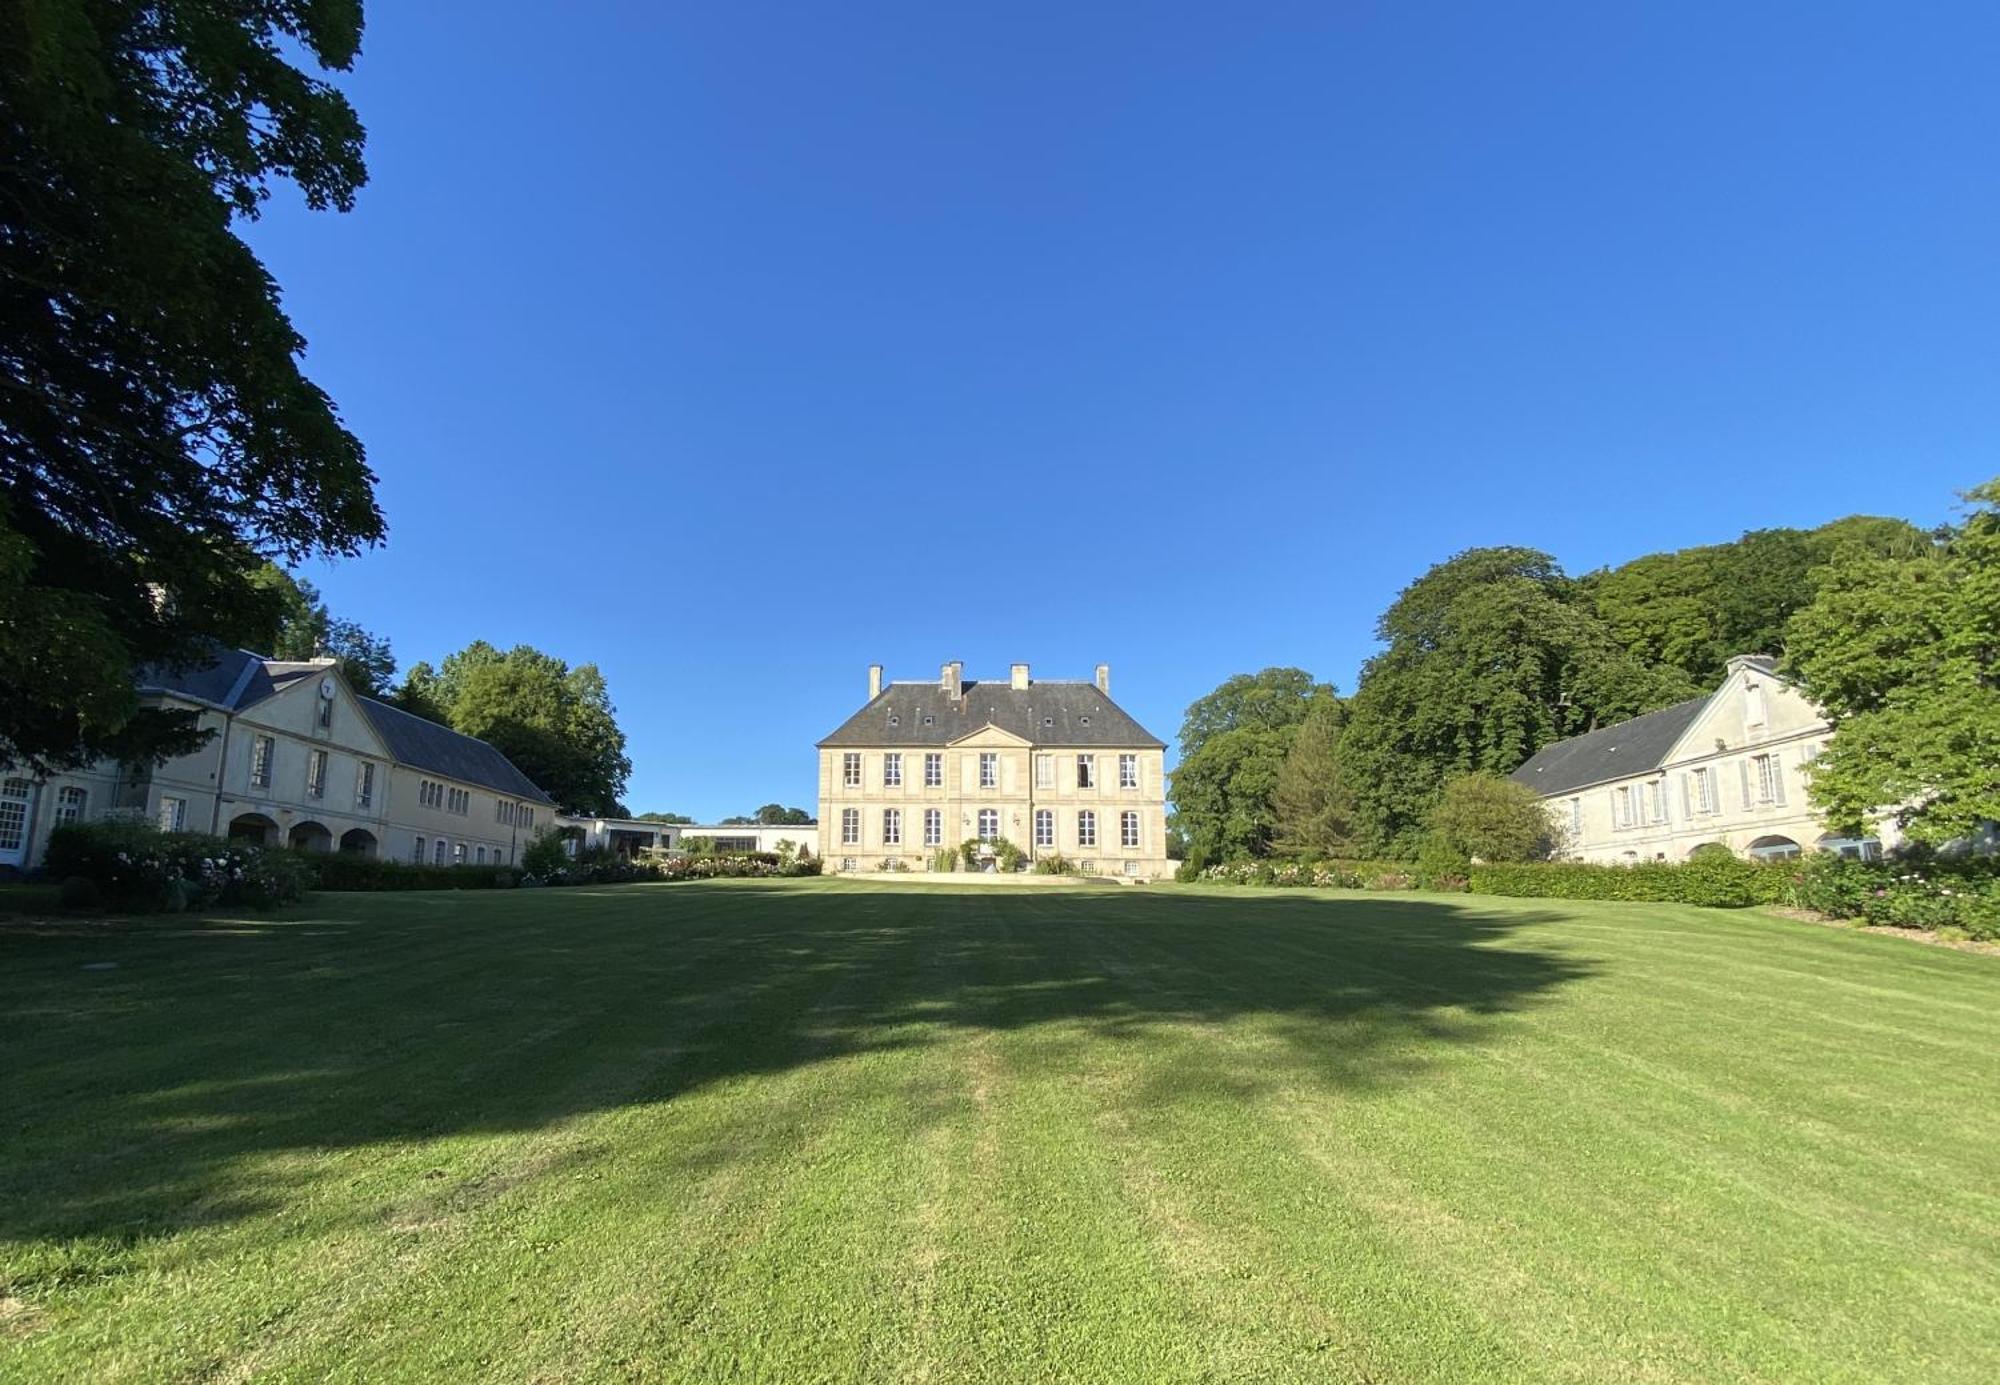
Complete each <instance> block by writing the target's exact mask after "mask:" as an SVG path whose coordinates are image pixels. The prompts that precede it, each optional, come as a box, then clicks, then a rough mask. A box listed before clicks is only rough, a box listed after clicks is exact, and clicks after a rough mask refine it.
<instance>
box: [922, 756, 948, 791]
mask: <svg viewBox="0 0 2000 1385" xmlns="http://www.w3.org/2000/svg"><path fill="white" fill-rule="evenodd" d="M924 787H925V788H927V789H941V788H943V787H944V752H943V751H939V750H931V751H926V752H925V753H924Z"/></svg>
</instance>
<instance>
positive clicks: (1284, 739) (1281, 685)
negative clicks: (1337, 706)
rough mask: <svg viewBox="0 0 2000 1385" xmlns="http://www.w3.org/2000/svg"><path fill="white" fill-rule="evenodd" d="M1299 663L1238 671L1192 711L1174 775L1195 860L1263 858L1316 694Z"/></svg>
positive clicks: (1178, 810)
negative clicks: (1284, 778) (1280, 790)
mask: <svg viewBox="0 0 2000 1385" xmlns="http://www.w3.org/2000/svg"><path fill="white" fill-rule="evenodd" d="M1321 694H1324V695H1328V696H1330V695H1331V689H1323V688H1322V686H1321V685H1320V684H1318V683H1315V682H1314V681H1313V677H1312V675H1311V674H1310V673H1307V672H1306V671H1305V670H1304V669H1298V668H1267V669H1265V670H1264V671H1263V672H1261V673H1254V674H1252V673H1239V674H1237V675H1235V676H1234V677H1232V678H1230V679H1228V680H1227V681H1225V682H1224V683H1223V684H1222V685H1221V686H1220V687H1218V688H1216V689H1215V691H1214V692H1211V693H1209V694H1207V695H1206V696H1204V697H1202V698H1201V699H1199V700H1198V701H1196V702H1195V703H1194V704H1193V705H1192V706H1190V707H1189V708H1188V710H1187V717H1186V719H1185V721H1183V723H1182V725H1181V735H1180V763H1179V764H1178V765H1177V766H1176V767H1175V769H1174V773H1173V801H1174V825H1175V827H1176V828H1177V829H1178V830H1179V832H1180V833H1181V834H1182V837H1183V838H1184V840H1185V841H1186V843H1187V852H1188V859H1189V860H1191V861H1195V862H1197V863H1199V862H1201V861H1208V860H1224V859H1229V858H1233V857H1238V856H1261V855H1264V854H1265V853H1267V852H1268V851H1269V850H1270V848H1271V843H1272V839H1273V836H1274V835H1275V833H1276V830H1277V819H1276V814H1275V810H1274V808H1273V799H1274V797H1275V795H1276V793H1277V787H1278V777H1279V773H1280V771H1281V770H1282V769H1283V767H1284V763H1285V756H1286V754H1287V752H1289V751H1290V749H1291V745H1292V738H1293V736H1294V734H1295V733H1296V732H1297V730H1298V727H1299V724H1300V723H1301V722H1303V721H1304V720H1305V719H1306V713H1307V711H1308V710H1309V709H1310V707H1311V705H1312V702H1313V699H1314V697H1315V696H1317V695H1321Z"/></svg>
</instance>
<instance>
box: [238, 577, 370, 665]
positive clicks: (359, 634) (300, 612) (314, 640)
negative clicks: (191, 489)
mask: <svg viewBox="0 0 2000 1385" xmlns="http://www.w3.org/2000/svg"><path fill="white" fill-rule="evenodd" d="M253 580H254V581H255V582H256V583H257V584H258V585H259V586H262V587H264V588H266V589H268V590H272V591H275V592H276V593H277V594H278V596H279V599H280V600H281V602H282V603H283V604H282V607H281V610H280V613H279V618H278V620H277V622H276V624H275V625H273V626H272V628H271V629H270V630H269V631H268V632H267V633H266V635H265V637H264V639H263V640H262V641H261V642H260V643H256V644H253V645H251V648H252V649H255V650H258V651H259V652H263V653H268V654H270V655H271V656H272V657H273V658H278V659H315V658H321V657H324V656H331V657H333V658H335V659H338V660H339V661H340V671H341V673H343V674H344V675H346V678H347V681H348V683H349V684H351V685H352V686H353V687H354V689H355V690H356V691H357V692H362V693H366V694H367V695H368V696H370V697H387V696H389V694H390V691H391V689H392V687H393V685H394V681H395V677H396V656H395V655H394V654H393V653H392V652H391V651H390V649H389V641H388V640H387V639H386V638H384V637H383V636H380V635H376V634H373V633H371V632H370V631H368V630H365V629H363V628H362V627H361V626H360V625H359V624H358V623H357V622H355V621H351V620H347V619H345V618H343V617H341V616H336V615H334V614H333V613H332V612H331V611H330V610H328V609H327V605H326V601H325V600H324V599H323V598H322V597H321V596H320V594H319V590H318V589H317V588H316V587H314V586H313V584H312V583H310V582H308V581H306V580H305V579H304V578H303V577H295V576H293V575H292V574H291V573H289V572H286V571H285V570H284V569H283V568H281V567H279V566H278V565H277V564H275V563H266V564H264V566H263V568H262V569H261V570H260V571H259V572H257V573H256V574H255V575H254V577H253Z"/></svg>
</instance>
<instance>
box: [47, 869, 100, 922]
mask: <svg viewBox="0 0 2000 1385" xmlns="http://www.w3.org/2000/svg"><path fill="white" fill-rule="evenodd" d="M56 900H57V902H58V903H60V904H61V905H62V907H63V908H65V909H69V910H73V911H74V912H76V913H80V914H87V913H90V912H92V911H94V910H97V909H102V908H103V907H104V891H103V890H100V889H99V888H97V882H96V881H95V880H92V879H91V878H90V877H89V876H87V875H68V876H64V877H63V882H62V886H61V888H60V889H58V890H57V892H56Z"/></svg>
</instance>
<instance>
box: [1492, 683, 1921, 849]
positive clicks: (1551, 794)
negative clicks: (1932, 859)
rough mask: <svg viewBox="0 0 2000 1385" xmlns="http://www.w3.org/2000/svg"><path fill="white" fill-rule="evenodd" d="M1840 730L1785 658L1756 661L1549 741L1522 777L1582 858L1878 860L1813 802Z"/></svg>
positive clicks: (1874, 842)
mask: <svg viewBox="0 0 2000 1385" xmlns="http://www.w3.org/2000/svg"><path fill="white" fill-rule="evenodd" d="M1832 735H1833V725H1832V723H1831V722H1829V721H1828V720H1827V718H1826V715H1825V714H1824V713H1823V712H1822V711H1821V710H1820V709H1819V708H1818V707H1816V706H1814V705H1813V703H1812V702H1811V701H1810V700H1809V699H1808V698H1807V697H1806V696H1805V694H1804V693H1803V692H1801V691H1800V690H1799V688H1798V687H1797V685H1796V684H1794V683H1792V682H1791V681H1790V680H1789V679H1786V678H1784V677H1782V676H1780V675H1779V673H1778V671H1777V664H1776V661H1774V660H1772V659H1770V658H1768V657H1766V656H1764V655H1761V654H1746V655H1740V656H1738V657H1737V658H1734V659H1731V660H1730V661H1729V674H1728V677H1727V678H1726V679H1724V681H1723V683H1722V685H1721V686H1720V687H1719V688H1717V689H1716V690H1715V691H1714V692H1713V693H1710V694H1709V695H1708V696H1706V697H1697V698H1693V699H1690V700H1689V701H1686V702H1681V703H1677V704H1675V705H1674V706H1672V707H1667V708H1663V709H1662V710H1660V711H1657V712H1649V713H1647V714H1646V715H1645V716H1642V717H1634V718H1632V719H1631V720H1629V721H1622V722H1619V723H1618V724H1617V725H1615V726H1606V727H1603V728H1601V729H1599V730H1596V731H1592V732H1590V733H1589V734H1588V735H1583V736H1572V737H1571V738H1570V739H1568V740H1566V741H1557V742H1555V743H1554V744H1553V745H1547V746H1543V747H1542V749H1541V750H1540V751H1538V752H1537V753H1536V754H1535V756H1534V757H1533V758H1532V759H1530V760H1529V761H1528V762H1527V763H1526V764H1524V765H1522V766H1521V767H1520V768H1519V769H1517V770H1515V771H1514V774H1513V778H1514V779H1515V780H1517V781H1518V782H1520V783H1523V784H1526V785H1527V786H1528V787H1529V788H1531V789H1533V790H1534V791H1535V792H1536V793H1537V794H1538V795H1540V796H1541V799H1542V801H1543V803H1545V804H1546V805H1548V808H1549V813H1550V816H1551V818H1552V819H1553V820H1554V822H1555V826H1556V829H1557V834H1558V836H1559V838H1560V839H1561V843H1562V847H1561V854H1562V855H1564V856H1567V857H1569V858H1570V859H1573V860H1581V861H1597V862H1606V863H1613V864H1616V863H1625V864H1632V863H1636V862H1639V861H1681V860H1685V859H1687V857H1688V856H1690V855H1692V854H1693V853H1694V852H1695V851H1696V850H1698V849H1700V848H1701V847H1704V846H1711V845H1720V846H1723V847H1726V848H1728V849H1729V850H1730V851H1731V852H1733V853H1735V854H1736V855H1739V856H1750V857H1753V858H1759V859H1775V858H1783V857H1787V856H1797V855H1799V854H1800V853H1801V852H1804V851H1812V850H1819V851H1832V852H1837V853H1839V854H1840V855H1843V856H1853V857H1860V858H1863V859H1868V860H1873V859H1874V858H1876V857H1877V856H1879V855H1880V854H1881V853H1882V851H1883V849H1884V845H1885V839H1884V837H1883V836H1877V835H1871V836H1867V837H1859V838H1856V837H1844V836H1840V835H1838V834H1834V833H1830V832H1828V831H1827V830H1826V825H1825V822H1824V820H1823V819H1821V818H1820V816H1819V815H1818V814H1817V813H1815V812H1814V811H1813V809H1812V805H1811V803H1810V802H1809V801H1808V799H1807V795H1806V787H1807V783H1808V778H1809V776H1810V774H1811V766H1812V762H1813V759H1814V757H1815V756H1817V755H1818V754H1819V753H1820V751H1821V750H1822V749H1824V748H1825V746H1826V743H1827V741H1828V740H1829V739H1831V737H1832ZM1884 830H1885V832H1886V833H1887V838H1888V840H1887V842H1886V844H1887V845H1889V846H1894V845H1895V840H1894V838H1895V834H1894V831H1893V829H1887V828H1885V829H1884Z"/></svg>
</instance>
